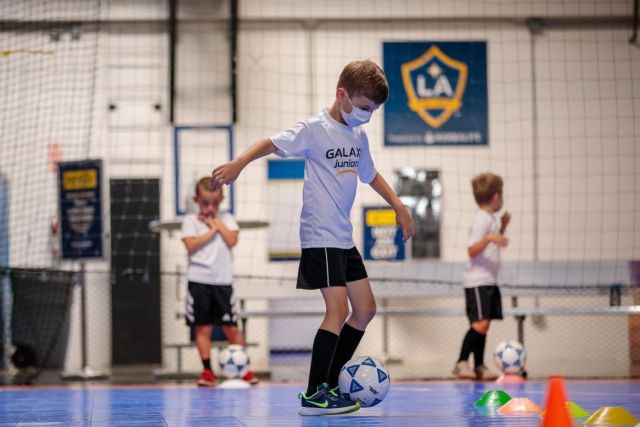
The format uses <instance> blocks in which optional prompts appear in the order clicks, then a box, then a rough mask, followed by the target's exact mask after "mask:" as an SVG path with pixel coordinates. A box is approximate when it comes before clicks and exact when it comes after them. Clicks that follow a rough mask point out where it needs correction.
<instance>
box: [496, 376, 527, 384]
mask: <svg viewBox="0 0 640 427" xmlns="http://www.w3.org/2000/svg"><path fill="white" fill-rule="evenodd" d="M525 381H526V380H525V379H524V377H523V376H522V375H518V374H502V375H500V376H499V377H498V379H497V380H496V384H523V383H524V382H525Z"/></svg>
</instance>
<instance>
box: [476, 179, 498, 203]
mask: <svg viewBox="0 0 640 427" xmlns="http://www.w3.org/2000/svg"><path fill="white" fill-rule="evenodd" d="M471 186H472V187H473V197H475V199H476V203H477V204H478V205H480V206H482V205H486V204H487V203H490V202H491V199H493V195H494V194H496V193H502V178H501V177H500V176H498V175H495V174H492V173H489V172H487V173H482V174H480V175H477V176H476V177H474V178H473V179H472V180H471Z"/></svg>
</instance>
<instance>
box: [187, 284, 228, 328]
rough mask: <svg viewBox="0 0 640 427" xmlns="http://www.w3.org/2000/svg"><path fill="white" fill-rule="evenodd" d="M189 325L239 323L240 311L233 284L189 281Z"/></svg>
mask: <svg viewBox="0 0 640 427" xmlns="http://www.w3.org/2000/svg"><path fill="white" fill-rule="evenodd" d="M185 317H186V319H187V325H190V326H193V325H229V326H231V325H237V324H238V312H237V311H236V301H235V297H234V295H233V286H231V285H207V284H205V283H198V282H191V281H190V282H189V292H188V293H187V313H186V315H185Z"/></svg>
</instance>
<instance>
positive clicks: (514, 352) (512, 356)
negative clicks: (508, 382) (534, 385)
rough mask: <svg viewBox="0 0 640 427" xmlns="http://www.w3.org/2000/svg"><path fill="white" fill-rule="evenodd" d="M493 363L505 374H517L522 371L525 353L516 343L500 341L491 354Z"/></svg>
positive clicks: (521, 346) (525, 359)
mask: <svg viewBox="0 0 640 427" xmlns="http://www.w3.org/2000/svg"><path fill="white" fill-rule="evenodd" d="M493 361H494V363H495V364H496V367H497V368H498V369H500V370H501V371H502V372H504V373H505V374H519V373H521V372H522V371H523V370H524V365H525V363H526V362H527V353H526V352H525V351H524V347H523V345H522V344H520V343H519V342H518V341H512V340H507V341H502V342H501V343H500V344H498V346H497V347H496V350H495V351H494V352H493Z"/></svg>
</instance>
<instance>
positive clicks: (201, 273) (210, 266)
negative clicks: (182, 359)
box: [182, 177, 258, 387]
mask: <svg viewBox="0 0 640 427" xmlns="http://www.w3.org/2000/svg"><path fill="white" fill-rule="evenodd" d="M223 199H224V195H223V193H222V189H218V190H214V189H213V188H212V187H211V184H210V179H209V177H206V178H202V179H200V180H199V181H198V183H197V184H196V188H195V195H194V196H193V200H194V201H195V202H196V203H197V204H198V208H199V212H198V214H197V215H187V216H186V217H185V218H184V221H183V222H182V241H183V242H184V245H185V247H186V248H187V252H188V253H189V266H188V267H187V279H188V280H189V292H188V295H187V313H186V317H187V323H188V324H189V325H191V326H194V327H195V332H196V334H195V335H196V347H197V348H198V353H199V354H200V359H202V366H203V371H202V374H201V375H200V379H199V380H198V385H199V386H201V387H213V386H215V385H216V377H215V375H214V373H213V370H212V369H211V331H212V329H213V325H214V324H216V325H221V326H222V330H223V331H224V334H225V336H226V337H227V340H228V341H229V344H238V345H242V346H244V337H243V336H242V332H241V331H240V329H239V328H238V314H237V311H236V307H235V297H234V295H233V286H232V280H233V272H232V259H231V248H233V247H234V246H235V245H236V244H237V243H238V234H239V227H238V223H236V221H235V219H234V218H233V215H231V214H230V213H227V212H225V213H220V212H219V209H220V203H221V202H222V200H223ZM242 379H243V380H245V381H247V382H249V383H250V384H257V383H258V378H257V377H256V376H255V374H254V373H253V371H249V372H248V373H247V374H246V375H245V376H244V377H243V378H242Z"/></svg>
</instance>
